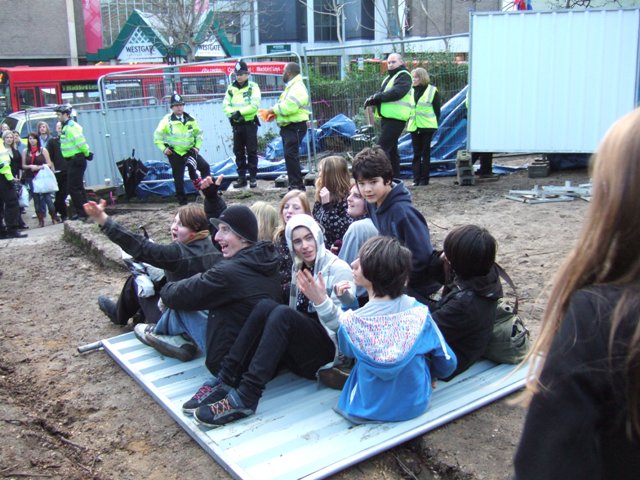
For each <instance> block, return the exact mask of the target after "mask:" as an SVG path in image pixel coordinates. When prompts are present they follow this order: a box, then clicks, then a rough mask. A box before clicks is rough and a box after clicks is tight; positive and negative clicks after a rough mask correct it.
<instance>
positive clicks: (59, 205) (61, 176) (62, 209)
mask: <svg viewBox="0 0 640 480" xmlns="http://www.w3.org/2000/svg"><path fill="white" fill-rule="evenodd" d="M56 180H57V181H58V191H57V192H56V198H55V200H54V201H53V205H54V207H55V208H56V213H57V214H58V215H60V218H61V219H62V220H66V219H67V202H66V199H67V195H68V191H67V182H68V180H67V171H66V170H61V171H59V172H56Z"/></svg>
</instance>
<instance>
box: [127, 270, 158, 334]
mask: <svg viewBox="0 0 640 480" xmlns="http://www.w3.org/2000/svg"><path fill="white" fill-rule="evenodd" d="M158 300H160V295H158V294H156V295H153V296H152V297H138V290H137V287H136V284H135V277H134V276H133V275H130V276H129V278H127V280H126V282H124V285H123V286H122V291H121V292H120V296H119V297H118V302H117V303H116V317H117V323H118V324H120V325H126V324H127V322H128V321H129V319H130V318H131V317H133V316H134V315H135V314H136V313H137V312H138V310H142V313H143V314H144V319H145V322H146V323H158V320H160V316H161V315H162V312H160V309H159V308H158Z"/></svg>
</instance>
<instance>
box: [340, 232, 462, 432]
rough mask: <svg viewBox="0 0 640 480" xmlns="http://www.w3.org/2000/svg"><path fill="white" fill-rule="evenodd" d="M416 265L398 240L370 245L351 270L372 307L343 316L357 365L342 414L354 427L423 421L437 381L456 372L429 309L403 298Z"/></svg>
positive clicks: (347, 349)
mask: <svg viewBox="0 0 640 480" xmlns="http://www.w3.org/2000/svg"><path fill="white" fill-rule="evenodd" d="M410 266H411V252H410V251H409V250H408V249H407V248H406V247H403V246H402V245H400V242H399V241H398V240H397V239H395V238H391V237H380V236H376V237H372V238H370V239H369V240H367V241H366V242H365V243H364V244H363V245H362V248H361V249H360V256H359V258H358V259H356V260H355V261H354V262H353V263H352V265H351V267H352V269H353V279H354V281H355V283H356V285H358V286H362V287H364V288H366V290H367V292H368V294H369V303H367V304H366V305H365V306H364V307H362V308H359V309H358V310H355V311H351V310H350V311H348V312H345V313H343V314H342V315H341V317H340V329H339V330H338V347H339V349H340V351H341V352H342V353H343V354H344V355H345V356H347V357H351V358H355V359H356V360H357V361H356V364H355V367H354V368H353V370H352V371H351V375H349V378H348V379H347V382H346V384H345V386H344V388H343V389H342V393H341V394H340V399H339V400H338V405H337V407H336V411H338V413H340V414H342V415H344V416H345V417H346V418H347V419H348V420H350V421H352V422H354V423H363V422H368V421H383V422H393V421H403V420H408V419H411V418H414V417H417V416H419V415H421V414H422V413H424V412H425V411H426V409H427V407H428V406H429V400H430V398H431V392H432V383H433V381H434V380H435V379H436V378H444V377H447V376H449V375H450V374H451V373H453V371H454V370H455V368H456V364H457V361H456V356H455V354H454V353H453V351H452V350H451V348H450V347H449V346H448V345H447V343H446V342H445V340H444V337H443V335H442V333H440V330H439V329H438V327H437V325H436V324H435V322H434V321H433V319H432V318H431V315H430V314H429V309H428V308H427V307H426V306H425V305H423V304H421V303H420V302H418V301H417V300H416V299H415V298H412V297H410V296H408V295H404V294H403V293H402V291H403V289H404V286H405V283H406V282H407V280H408V277H409V271H410ZM339 288H340V286H338V289H339Z"/></svg>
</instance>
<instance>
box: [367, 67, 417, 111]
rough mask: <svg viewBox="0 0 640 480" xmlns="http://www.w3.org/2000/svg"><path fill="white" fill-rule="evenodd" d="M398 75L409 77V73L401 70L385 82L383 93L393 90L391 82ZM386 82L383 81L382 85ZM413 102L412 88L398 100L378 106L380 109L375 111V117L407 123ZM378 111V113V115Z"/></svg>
mask: <svg viewBox="0 0 640 480" xmlns="http://www.w3.org/2000/svg"><path fill="white" fill-rule="evenodd" d="M398 75H409V77H411V73H409V71H408V70H406V69H402V70H399V71H398V72H396V74H395V75H394V76H393V77H391V78H390V79H389V81H387V84H386V85H385V86H384V90H383V92H386V91H387V90H391V89H392V88H393V82H394V81H395V79H396V78H398ZM385 81H386V79H385V80H383V84H384V82H385ZM414 105H415V102H414V100H413V88H410V89H409V91H408V92H407V93H406V95H405V96H404V97H402V98H401V99H400V100H394V101H392V102H382V103H381V104H380V108H379V109H376V116H378V117H383V118H393V119H395V120H403V121H405V122H406V121H407V120H409V118H410V117H411V113H412V112H413V107H414ZM378 111H379V112H380V113H378Z"/></svg>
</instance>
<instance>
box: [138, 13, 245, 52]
mask: <svg viewBox="0 0 640 480" xmlns="http://www.w3.org/2000/svg"><path fill="white" fill-rule="evenodd" d="M147 4H148V5H149V7H150V10H152V12H150V13H153V15H154V16H155V20H156V23H155V24H154V28H156V30H157V31H158V33H159V34H160V35H162V37H163V40H164V41H165V42H167V43H168V44H169V45H171V46H172V48H173V49H174V52H173V53H174V54H175V53H179V54H181V56H183V57H184V58H185V60H186V61H188V62H190V61H193V60H194V58H195V53H196V51H197V49H198V45H199V44H201V43H203V42H205V41H206V40H208V38H207V36H202V35H199V34H200V33H201V29H202V22H203V21H204V20H205V18H206V17H207V15H209V13H210V11H213V12H215V17H214V19H215V18H217V17H225V16H227V15H229V14H233V15H235V16H237V18H238V19H239V22H240V21H242V20H241V19H243V18H248V17H249V14H250V13H251V12H252V5H253V2H252V1H251V0H209V1H205V0H147ZM207 7H208V8H207Z"/></svg>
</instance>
